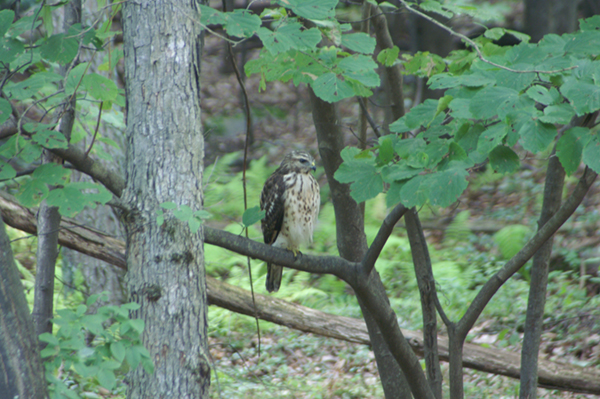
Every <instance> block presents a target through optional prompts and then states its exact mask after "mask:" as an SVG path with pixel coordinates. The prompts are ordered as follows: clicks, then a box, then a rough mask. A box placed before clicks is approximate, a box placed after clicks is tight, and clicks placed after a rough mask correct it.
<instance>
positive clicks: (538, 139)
mask: <svg viewBox="0 0 600 399" xmlns="http://www.w3.org/2000/svg"><path fill="white" fill-rule="evenodd" d="M518 133H519V136H520V139H519V142H520V143H521V145H522V146H523V148H525V149H526V150H527V151H531V152H533V153H534V154H536V153H538V152H540V151H544V150H545V149H546V148H548V146H549V145H550V143H552V141H554V138H555V137H556V135H557V133H558V132H557V130H556V128H555V127H554V125H550V124H547V123H542V122H540V121H539V120H533V119H530V120H528V121H526V122H525V123H523V124H522V125H521V128H520V129H519V131H518Z"/></svg>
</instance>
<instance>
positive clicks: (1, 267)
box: [0, 212, 48, 398]
mask: <svg viewBox="0 0 600 399" xmlns="http://www.w3.org/2000/svg"><path fill="white" fill-rule="evenodd" d="M0 213H2V212H0ZM34 331H35V329H34V326H33V321H32V319H31V317H30V316H29V307H28V306H27V300H26V299H25V294H24V293H23V285H22V284H21V279H20V278H19V272H18V270H17V266H16V265H15V262H14V258H13V254H12V250H11V248H10V240H9V238H8V235H7V234H6V229H5V228H4V222H3V221H2V220H0V387H2V393H1V396H2V397H6V398H46V397H47V396H48V392H47V389H46V378H45V377H44V367H43V366H42V360H41V359H40V353H39V351H38V339H37V336H36V335H35V333H34Z"/></svg>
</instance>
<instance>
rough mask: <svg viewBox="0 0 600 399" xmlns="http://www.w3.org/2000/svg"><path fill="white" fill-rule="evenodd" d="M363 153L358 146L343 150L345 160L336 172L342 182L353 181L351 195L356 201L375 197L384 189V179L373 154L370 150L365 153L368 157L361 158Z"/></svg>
mask: <svg viewBox="0 0 600 399" xmlns="http://www.w3.org/2000/svg"><path fill="white" fill-rule="evenodd" d="M361 154H363V153H361V152H359V150H358V149H357V148H351V147H347V148H345V149H344V150H342V153H341V155H342V159H344V162H343V163H342V164H341V165H340V167H339V168H338V170H337V171H336V172H335V174H334V177H335V179H336V180H337V181H339V182H340V183H352V184H351V185H350V189H351V195H352V198H354V200H355V201H356V202H363V201H366V200H368V199H371V198H374V197H375V196H377V194H379V193H381V192H382V191H383V180H382V178H381V175H380V174H378V173H377V169H376V168H375V162H374V161H375V160H374V158H373V154H372V153H371V152H370V151H368V152H366V153H364V154H365V156H366V158H360V156H361Z"/></svg>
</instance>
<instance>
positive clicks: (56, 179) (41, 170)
mask: <svg viewBox="0 0 600 399" xmlns="http://www.w3.org/2000/svg"><path fill="white" fill-rule="evenodd" d="M70 176H71V170H69V169H65V168H63V167H62V165H58V164H55V163H47V164H43V165H40V166H38V167H37V168H36V169H35V170H34V171H33V174H32V177H34V178H36V179H39V180H42V181H43V182H44V183H46V184H50V185H55V186H58V185H63V184H65V183H66V182H67V180H68V179H69V177H70Z"/></svg>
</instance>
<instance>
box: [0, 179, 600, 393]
mask: <svg viewBox="0 0 600 399" xmlns="http://www.w3.org/2000/svg"><path fill="white" fill-rule="evenodd" d="M0 213H1V214H2V218H3V220H4V222H5V223H6V224H7V225H9V226H11V227H13V228H16V229H19V230H22V231H25V232H27V233H30V234H34V235H35V234H36V232H37V222H36V218H35V210H31V209H28V208H25V207H23V206H21V205H19V204H18V202H17V201H16V200H15V199H14V198H12V197H11V196H10V195H8V194H6V193H4V192H1V191H0ZM211 230H212V229H211V228H210V227H205V232H206V243H208V244H210V231H211ZM59 243H60V244H61V245H63V246H65V247H67V248H70V249H73V250H75V251H79V252H82V253H85V254H87V255H89V256H91V257H94V258H97V259H101V260H104V261H106V262H107V263H110V264H113V265H115V266H117V267H120V268H126V267H127V265H126V262H125V243H124V242H123V241H121V240H118V239H116V238H114V237H112V236H109V235H107V234H104V233H102V232H101V231H98V230H95V229H93V228H89V227H86V226H82V225H80V224H79V223H76V222H75V221H73V220H72V219H68V218H63V221H62V223H61V231H60V232H59ZM206 281H207V289H208V300H209V303H210V304H211V305H215V306H219V307H222V308H225V309H228V310H231V311H233V312H236V313H241V314H245V315H248V316H254V315H255V313H256V315H257V316H258V317H259V318H260V319H262V320H266V321H270V322H273V323H276V324H280V325H283V326H287V327H289V328H293V329H296V330H300V331H304V332H309V333H313V334H317V335H322V336H325V337H331V338H336V339H341V340H344V341H349V342H355V343H359V344H364V345H369V344H370V341H369V335H368V333H367V327H366V325H365V323H364V321H362V320H359V319H354V318H350V317H343V316H336V315H332V314H328V313H324V312H321V311H318V310H315V309H311V308H308V307H306V306H302V305H298V304H295V303H291V302H287V301H284V300H281V299H278V298H273V297H270V296H266V295H260V294H255V298H256V312H255V309H254V308H253V305H252V299H251V295H250V292H249V291H246V290H244V289H242V288H239V287H235V286H232V285H230V284H227V283H224V282H221V281H219V280H217V279H215V278H212V277H210V276H207V278H206ZM402 333H403V334H404V336H405V337H406V338H407V340H408V341H409V343H410V345H411V347H412V348H413V350H414V351H415V353H417V355H419V356H422V354H423V337H422V335H421V333H419V332H416V331H410V330H402ZM438 348H439V351H440V354H439V355H440V359H442V360H444V361H447V360H448V339H447V338H446V337H442V336H440V337H438ZM520 359H521V358H520V355H519V354H517V353H514V352H509V351H506V350H500V349H492V348H484V347H481V346H479V345H475V344H470V343H465V344H464V351H463V364H464V366H465V367H468V368H472V369H475V370H479V371H484V372H488V373H492V374H499V375H504V376H508V377H511V378H516V379H518V378H519V375H520V364H521V360H520ZM538 367H539V380H538V383H539V385H540V386H541V387H544V388H549V389H559V390H564V391H571V392H581V393H589V394H600V370H595V369H589V368H582V367H578V366H574V365H571V364H563V363H557V362H552V361H549V360H545V359H542V358H540V359H539V366H538Z"/></svg>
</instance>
